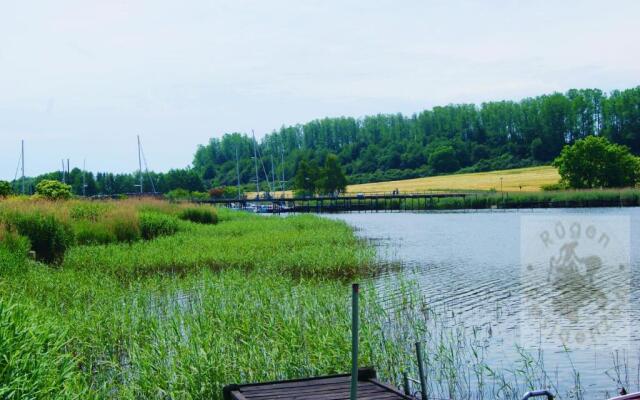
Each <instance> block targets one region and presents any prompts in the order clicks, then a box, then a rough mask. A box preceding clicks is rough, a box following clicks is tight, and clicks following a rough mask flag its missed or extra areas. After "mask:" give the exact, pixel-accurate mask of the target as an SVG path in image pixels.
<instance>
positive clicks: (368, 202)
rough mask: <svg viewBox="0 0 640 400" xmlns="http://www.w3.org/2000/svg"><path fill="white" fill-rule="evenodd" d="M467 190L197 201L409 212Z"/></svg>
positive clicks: (271, 208) (264, 208) (276, 208)
mask: <svg viewBox="0 0 640 400" xmlns="http://www.w3.org/2000/svg"><path fill="white" fill-rule="evenodd" d="M467 196H469V194H468V193H431V192H427V193H411V194H388V193H385V194H357V195H353V194H349V195H340V196H314V197H311V196H309V197H288V198H254V199H211V200H203V201H198V203H206V204H214V205H217V206H222V207H232V208H239V209H250V208H254V211H258V212H269V213H286V212H296V213H331V212H348V211H363V212H367V211H372V212H375V211H406V210H419V209H430V208H433V205H434V203H435V202H437V201H439V200H440V199H446V198H457V199H462V200H463V201H464V200H465V199H466V198H467Z"/></svg>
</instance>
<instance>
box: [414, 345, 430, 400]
mask: <svg viewBox="0 0 640 400" xmlns="http://www.w3.org/2000/svg"><path fill="white" fill-rule="evenodd" d="M416 354H417V356H418V375H420V395H421V396H420V397H421V398H422V400H427V399H428V397H427V377H426V376H425V373H424V363H423V362H422V343H421V342H416Z"/></svg>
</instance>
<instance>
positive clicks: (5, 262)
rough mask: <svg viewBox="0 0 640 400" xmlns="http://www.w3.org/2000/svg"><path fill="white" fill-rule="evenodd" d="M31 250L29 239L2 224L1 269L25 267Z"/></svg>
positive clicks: (0, 236)
mask: <svg viewBox="0 0 640 400" xmlns="http://www.w3.org/2000/svg"><path fill="white" fill-rule="evenodd" d="M30 248H31V243H29V239H27V238H25V237H24V236H20V235H18V234H17V233H16V232H13V231H11V230H8V229H7V228H6V227H5V226H4V225H2V224H0V269H5V268H8V267H12V268H13V267H18V266H21V265H23V264H24V263H25V262H26V260H27V253H28V252H29V249H30Z"/></svg>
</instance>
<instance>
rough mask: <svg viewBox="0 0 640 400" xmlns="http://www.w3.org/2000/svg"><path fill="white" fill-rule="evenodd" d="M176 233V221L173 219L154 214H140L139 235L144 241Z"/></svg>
mask: <svg viewBox="0 0 640 400" xmlns="http://www.w3.org/2000/svg"><path fill="white" fill-rule="evenodd" d="M177 231H178V221H177V220H176V219H175V218H174V217H171V216H169V215H165V214H160V213H155V212H143V213H140V233H141V234H142V238H143V239H145V240H151V239H153V238H155V237H158V236H168V235H173V234H174V233H176V232H177Z"/></svg>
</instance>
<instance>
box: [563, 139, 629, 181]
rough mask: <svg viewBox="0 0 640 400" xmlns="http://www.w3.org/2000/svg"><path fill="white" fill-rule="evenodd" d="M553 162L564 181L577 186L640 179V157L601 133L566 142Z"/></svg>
mask: <svg viewBox="0 0 640 400" xmlns="http://www.w3.org/2000/svg"><path fill="white" fill-rule="evenodd" d="M553 165H554V166H555V167H557V168H558V172H559V173H560V176H561V178H562V182H563V183H565V184H567V185H569V186H570V187H572V188H576V189H584V188H607V187H626V186H634V185H635V184H636V183H638V181H639V179H640V159H639V158H638V157H635V156H634V155H632V154H631V153H630V151H629V148H628V147H626V146H622V145H618V144H614V143H611V142H609V141H608V140H607V139H605V138H603V137H598V136H588V137H586V138H584V139H580V140H577V141H576V142H575V143H574V144H573V145H572V146H565V147H564V148H563V149H562V152H561V153H560V156H559V157H558V158H556V159H555V160H554V161H553Z"/></svg>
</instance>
